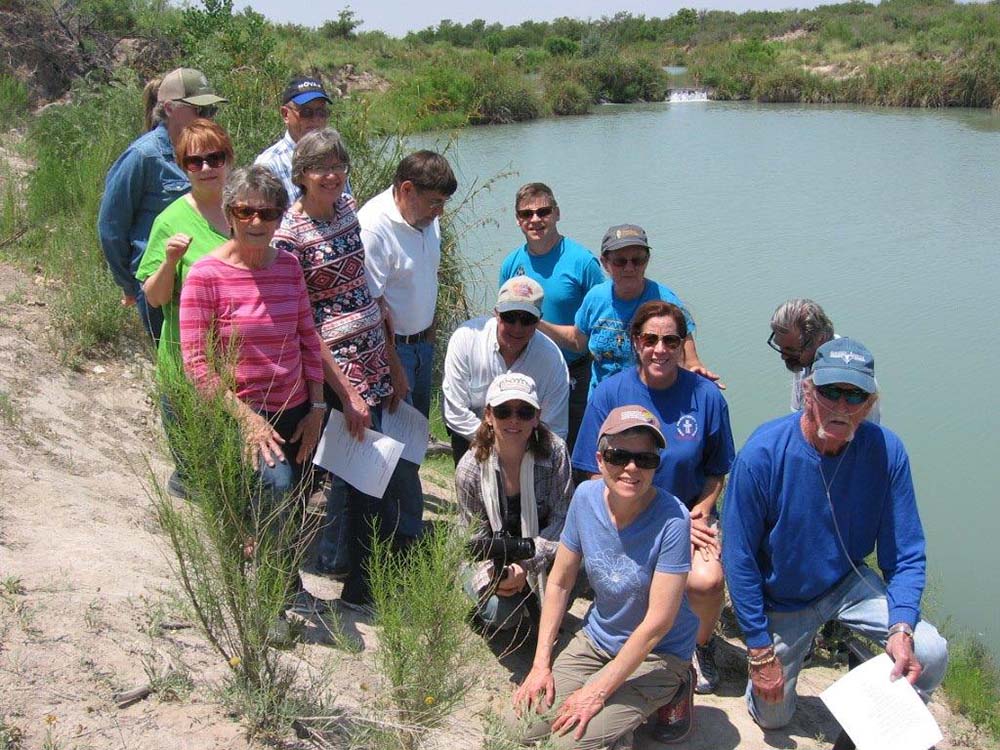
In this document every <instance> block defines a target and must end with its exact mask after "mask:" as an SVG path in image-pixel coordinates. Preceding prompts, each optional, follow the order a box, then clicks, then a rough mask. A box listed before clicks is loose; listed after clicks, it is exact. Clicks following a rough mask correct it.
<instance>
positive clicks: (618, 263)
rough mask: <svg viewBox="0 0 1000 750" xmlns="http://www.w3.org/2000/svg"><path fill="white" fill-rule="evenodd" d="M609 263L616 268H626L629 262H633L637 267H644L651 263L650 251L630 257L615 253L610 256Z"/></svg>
mask: <svg viewBox="0 0 1000 750" xmlns="http://www.w3.org/2000/svg"><path fill="white" fill-rule="evenodd" d="M608 263H610V264H611V265H613V266H614V267H615V268H625V266H627V265H628V264H629V263H631V264H632V265H633V266H635V267H636V268H642V267H643V266H644V265H646V264H647V263H649V253H646V254H645V255H633V256H631V257H628V258H624V257H622V256H620V255H615V256H613V257H610V258H608Z"/></svg>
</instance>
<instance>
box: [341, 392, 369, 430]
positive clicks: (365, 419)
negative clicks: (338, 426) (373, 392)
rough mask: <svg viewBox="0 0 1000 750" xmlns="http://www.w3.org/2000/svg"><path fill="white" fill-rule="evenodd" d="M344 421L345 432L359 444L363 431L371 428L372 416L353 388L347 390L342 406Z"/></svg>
mask: <svg viewBox="0 0 1000 750" xmlns="http://www.w3.org/2000/svg"><path fill="white" fill-rule="evenodd" d="M342 405H343V408H344V421H345V422H347V432H348V433H349V434H350V436H351V437H353V438H354V439H355V440H357V441H358V442H359V443H360V442H361V441H362V440H364V439H365V429H366V428H368V427H371V426H372V415H371V412H370V411H369V410H368V404H366V403H365V400H364V399H363V398H361V394H360V393H358V392H357V391H356V390H354V388H350V389H349V390H348V397H347V401H345V402H344V403H343V404H342Z"/></svg>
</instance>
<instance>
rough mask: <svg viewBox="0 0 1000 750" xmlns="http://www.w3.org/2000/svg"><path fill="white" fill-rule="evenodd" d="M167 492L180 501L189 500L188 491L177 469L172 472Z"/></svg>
mask: <svg viewBox="0 0 1000 750" xmlns="http://www.w3.org/2000/svg"><path fill="white" fill-rule="evenodd" d="M167 492H168V493H169V494H170V495H171V496H172V497H176V498H177V499H178V500H187V490H186V489H184V482H183V481H181V477H180V475H179V474H178V473H177V470H176V469H175V470H174V471H172V472H170V478H169V479H168V480H167Z"/></svg>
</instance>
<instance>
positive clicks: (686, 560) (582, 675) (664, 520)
mask: <svg viewBox="0 0 1000 750" xmlns="http://www.w3.org/2000/svg"><path fill="white" fill-rule="evenodd" d="M665 444H666V441H665V439H664V437H663V433H662V432H661V431H660V426H659V422H658V421H657V419H656V417H654V416H653V415H652V414H651V413H650V412H649V411H647V410H646V409H644V408H643V407H640V406H622V407H619V408H617V409H614V410H613V411H612V412H611V413H610V414H609V415H608V417H607V419H605V421H604V424H603V425H601V430H600V441H599V443H598V451H597V463H598V467H599V468H600V472H601V479H600V480H597V479H595V480H591V481H588V482H584V483H583V484H581V485H580V486H579V487H578V488H577V490H576V493H575V494H574V496H573V502H572V503H571V504H570V508H569V513H568V514H567V517H566V524H565V526H564V528H563V533H562V537H561V539H560V543H559V549H558V552H557V553H556V560H555V564H554V565H553V567H552V572H551V573H550V574H549V577H548V585H547V588H546V592H545V601H544V603H543V605H542V616H541V624H540V626H539V635H538V646H537V648H536V650H535V659H534V663H533V666H532V668H531V672H529V673H528V676H527V677H526V678H525V680H524V682H523V683H522V684H521V686H520V687H519V688H518V689H517V691H516V692H515V693H514V708H515V711H517V712H518V713H519V714H520V716H521V720H520V721H519V722H517V721H515V720H513V717H509V719H510V720H511V721H512V722H513V725H514V726H517V727H518V731H519V732H520V733H521V736H522V741H523V742H526V743H527V742H535V741H538V740H540V739H543V738H544V737H546V736H548V735H551V736H552V740H553V742H554V746H555V747H557V748H570V747H573V748H593V749H596V748H604V747H608V746H610V745H612V744H614V743H615V742H616V741H617V740H618V738H619V737H621V736H622V735H625V734H627V733H630V732H632V731H634V730H635V729H636V728H637V727H638V726H639V725H640V724H642V722H643V721H645V720H646V717H647V716H649V715H650V714H651V713H652V712H653V711H655V710H656V709H658V708H659V707H661V706H664V705H666V704H667V703H671V702H672V700H676V702H677V703H678V704H679V705H678V708H679V709H681V711H679V712H678V713H682V714H684V715H685V717H686V720H682V721H679V722H678V723H677V736H676V737H673V738H671V740H672V741H676V740H679V739H681V738H682V737H683V736H684V735H685V734H686V733H687V730H689V729H690V719H689V717H690V702H691V698H692V685H691V677H690V664H691V652H692V650H693V649H694V641H695V634H696V632H697V629H698V618H697V617H696V616H695V615H694V613H692V612H691V610H690V609H689V608H688V605H687V602H686V601H685V600H684V587H685V584H686V582H687V574H688V571H689V570H690V569H691V541H690V534H691V528H690V520H689V518H688V514H687V512H686V511H685V509H684V506H683V505H681V504H680V501H678V500H677V499H676V498H675V497H674V496H673V495H671V494H669V493H667V492H665V491H663V490H661V489H658V488H656V487H655V486H654V485H653V474H654V473H655V471H656V467H657V466H658V465H659V462H660V456H659V449H660V448H663V447H665ZM584 561H585V562H586V569H587V576H588V579H589V581H590V585H591V586H592V587H593V590H594V603H593V604H592V605H591V607H590V609H589V610H588V611H587V614H586V617H585V618H584V623H583V628H582V629H581V630H580V631H579V632H578V633H577V634H576V636H575V637H574V638H573V640H572V641H571V642H570V643H569V645H568V646H567V647H566V648H565V649H564V650H563V651H562V653H560V654H559V657H558V658H557V659H556V661H555V664H553V663H552V647H553V644H554V643H555V642H556V639H557V637H558V633H559V625H560V622H561V621H562V618H563V613H564V612H565V611H566V605H567V599H568V596H569V592H570V590H571V589H572V588H573V584H574V582H575V580H576V577H577V574H578V572H579V570H580V564H581V562H584ZM550 665H551V666H550ZM683 709H687V710H686V712H685V711H684V710H683Z"/></svg>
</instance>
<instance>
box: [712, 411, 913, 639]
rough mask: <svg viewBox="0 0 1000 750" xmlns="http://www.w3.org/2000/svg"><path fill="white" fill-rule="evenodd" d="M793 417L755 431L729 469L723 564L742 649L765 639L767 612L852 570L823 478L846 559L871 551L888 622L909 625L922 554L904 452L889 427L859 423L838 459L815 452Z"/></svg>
mask: <svg viewBox="0 0 1000 750" xmlns="http://www.w3.org/2000/svg"><path fill="white" fill-rule="evenodd" d="M800 418H801V415H800V414H798V413H794V414H789V415H788V416H786V417H782V418H780V419H776V420H774V421H773V422H768V423H766V424H764V425H762V426H761V427H759V428H758V429H757V430H756V431H755V432H754V433H753V435H751V436H750V439H749V440H747V442H746V445H744V446H743V449H742V450H741V451H740V453H739V455H738V456H737V458H736V463H735V464H734V466H733V470H732V472H731V473H730V475H729V486H728V488H727V490H726V498H725V502H724V504H723V510H722V527H723V545H722V547H723V549H722V560H723V567H724V568H725V572H726V582H727V584H728V585H729V593H730V596H731V597H732V601H733V608H734V609H735V611H736V617H737V619H738V620H739V623H740V627H741V628H742V629H743V633H744V636H745V637H746V643H747V646H748V647H751V648H760V647H763V646H767V645H768V644H769V643H771V636H770V634H769V632H768V620H767V614H766V612H767V610H777V611H785V612H788V611H796V610H801V609H804V608H806V607H807V606H808V605H809V604H810V603H811V602H813V601H814V600H815V599H817V598H819V597H821V596H822V595H823V594H825V593H827V592H828V591H829V590H830V589H831V588H832V587H833V586H834V585H836V584H837V583H838V582H839V581H840V580H842V579H843V578H844V577H845V576H847V575H853V573H852V570H851V565H850V562H849V561H848V560H847V558H846V556H845V555H844V552H843V551H842V550H841V548H840V543H839V542H838V540H837V533H836V530H835V528H834V523H833V519H832V517H831V511H830V503H829V502H828V501H827V495H826V486H825V483H829V485H830V498H831V501H832V503H833V508H834V510H835V512H836V519H837V525H838V526H839V528H840V533H841V535H842V536H843V540H844V544H845V546H846V548H847V550H848V552H849V553H850V557H851V560H852V561H853V562H854V564H855V565H858V566H860V565H861V564H862V562H863V561H864V559H865V557H867V556H868V555H870V554H871V553H872V551H873V550H874V549H876V547H877V548H878V565H879V568H880V569H881V570H882V575H883V577H884V578H885V580H886V584H887V588H888V601H889V622H888V623H887V625H891V624H894V623H897V622H905V623H908V624H909V625H911V626H915V625H916V623H917V620H918V619H919V616H920V597H921V595H922V594H923V590H924V583H925V571H926V556H925V544H924V532H923V527H922V526H921V524H920V517H919V515H918V514H917V503H916V497H915V495H914V491H913V479H912V477H911V476H910V462H909V458H908V457H907V455H906V449H905V448H904V447H903V444H902V442H901V441H900V439H899V438H898V437H897V436H896V435H895V434H894V433H892V432H890V431H889V430H887V429H886V428H884V427H880V426H879V425H875V424H872V423H870V422H863V423H862V424H861V425H860V426H859V427H858V430H857V432H856V433H855V436H854V440H852V441H851V442H850V443H849V444H848V445H847V447H846V448H845V449H844V451H842V452H841V454H840V455H837V456H822V455H821V454H820V453H819V452H818V451H817V450H816V449H815V448H814V447H813V446H812V445H811V444H810V443H808V442H807V441H806V439H805V437H804V436H803V434H802V429H801V427H800ZM824 479H825V483H824Z"/></svg>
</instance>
